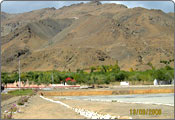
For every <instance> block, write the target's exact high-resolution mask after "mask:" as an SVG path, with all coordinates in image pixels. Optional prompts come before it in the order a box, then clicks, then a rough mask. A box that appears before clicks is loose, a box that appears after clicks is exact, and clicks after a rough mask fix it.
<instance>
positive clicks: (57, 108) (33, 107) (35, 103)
mask: <svg viewBox="0 0 175 120" xmlns="http://www.w3.org/2000/svg"><path fill="white" fill-rule="evenodd" d="M20 110H21V111H22V113H16V114H14V116H13V117H14V119H66V118H67V119H70V118H73V119H84V117H82V116H80V115H79V114H77V113H75V112H74V111H72V110H70V109H68V108H66V107H64V106H62V105H60V104H56V103H52V102H49V101H46V100H44V99H42V98H40V97H39V96H38V95H36V96H34V97H32V98H31V99H30V100H29V103H28V104H27V106H25V107H20Z"/></svg>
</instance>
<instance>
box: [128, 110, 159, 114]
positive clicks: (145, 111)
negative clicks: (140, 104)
mask: <svg viewBox="0 0 175 120" xmlns="http://www.w3.org/2000/svg"><path fill="white" fill-rule="evenodd" d="M161 114H162V110H161V109H130V115H161Z"/></svg>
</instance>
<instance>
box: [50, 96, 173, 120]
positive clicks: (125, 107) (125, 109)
mask: <svg viewBox="0 0 175 120" xmlns="http://www.w3.org/2000/svg"><path fill="white" fill-rule="evenodd" d="M47 98H51V99H53V100H59V101H61V102H64V103H66V104H68V105H70V106H71V107H77V108H83V109H87V110H92V111H96V112H98V113H102V114H110V115H113V116H131V117H132V118H135V119H173V118H174V107H171V106H165V105H151V104H150V105H144V104H136V103H132V104H129V103H118V102H96V101H85V100H65V99H58V98H55V97H47ZM130 109H161V110H162V114H161V115H154V116H150V115H130Z"/></svg>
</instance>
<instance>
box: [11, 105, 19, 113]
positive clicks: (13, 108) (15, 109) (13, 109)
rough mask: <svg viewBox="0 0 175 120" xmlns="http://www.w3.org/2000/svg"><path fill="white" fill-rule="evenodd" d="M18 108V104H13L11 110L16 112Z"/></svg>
mask: <svg viewBox="0 0 175 120" xmlns="http://www.w3.org/2000/svg"><path fill="white" fill-rule="evenodd" d="M17 110H18V108H17V106H16V104H13V105H12V106H11V108H10V110H9V111H10V112H16V111H17Z"/></svg>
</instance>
